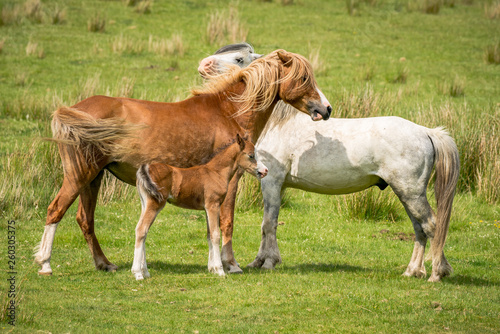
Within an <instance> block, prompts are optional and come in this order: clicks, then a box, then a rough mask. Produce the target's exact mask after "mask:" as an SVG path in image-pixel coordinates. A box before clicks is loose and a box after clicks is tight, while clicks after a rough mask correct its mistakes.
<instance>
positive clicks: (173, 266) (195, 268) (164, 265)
mask: <svg viewBox="0 0 500 334" xmlns="http://www.w3.org/2000/svg"><path fill="white" fill-rule="evenodd" d="M115 264H116V265H118V271H130V268H132V262H122V263H115ZM148 269H149V270H151V269H152V270H157V271H159V272H162V273H171V274H199V273H208V269H207V265H206V264H191V263H188V264H186V263H175V262H163V261H151V262H150V261H148Z"/></svg>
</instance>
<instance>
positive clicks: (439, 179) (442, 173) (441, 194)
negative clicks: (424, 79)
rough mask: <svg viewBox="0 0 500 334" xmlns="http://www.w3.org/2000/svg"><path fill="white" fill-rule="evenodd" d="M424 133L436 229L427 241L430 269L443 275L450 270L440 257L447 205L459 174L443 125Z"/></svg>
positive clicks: (452, 145) (455, 152)
mask: <svg viewBox="0 0 500 334" xmlns="http://www.w3.org/2000/svg"><path fill="white" fill-rule="evenodd" d="M428 136H429V138H430V139H431V141H432V144H433V145H434V155H435V156H434V165H435V168H436V181H435V194H436V202H437V218H436V229H435V231H434V238H433V240H432V244H431V255H432V259H433V260H432V262H433V268H438V272H437V274H438V275H439V276H440V277H443V276H446V275H449V274H451V272H452V268H451V266H450V265H449V264H448V262H447V261H446V258H445V257H444V253H443V248H444V243H445V241H446V236H447V234H448V227H449V225H450V216H451V207H452V205H453V198H454V196H455V189H456V186H457V182H458V177H459V173H460V159H459V155H458V149H457V146H456V144H455V142H454V140H453V138H451V137H450V136H449V134H448V133H447V132H446V131H445V130H444V129H443V128H441V127H439V128H436V129H432V130H429V132H428ZM431 278H432V277H431Z"/></svg>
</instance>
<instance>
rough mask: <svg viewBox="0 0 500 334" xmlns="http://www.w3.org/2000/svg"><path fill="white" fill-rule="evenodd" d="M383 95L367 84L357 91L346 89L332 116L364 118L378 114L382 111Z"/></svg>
mask: <svg viewBox="0 0 500 334" xmlns="http://www.w3.org/2000/svg"><path fill="white" fill-rule="evenodd" d="M380 102H381V96H380V94H378V93H375V92H374V90H373V88H372V87H371V86H369V85H367V86H366V87H365V88H364V89H361V90H359V91H357V92H350V93H349V92H347V91H346V90H344V93H343V94H342V98H341V99H340V100H339V101H338V102H337V103H336V107H334V108H333V109H334V111H333V113H332V117H338V118H362V117H373V116H377V115H378V114H379V111H380Z"/></svg>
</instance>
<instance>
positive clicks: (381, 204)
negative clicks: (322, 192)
mask: <svg viewBox="0 0 500 334" xmlns="http://www.w3.org/2000/svg"><path fill="white" fill-rule="evenodd" d="M335 197H336V198H335V199H333V202H334V203H335V206H336V207H337V212H339V213H340V214H341V215H342V216H344V217H345V219H346V220H347V219H350V218H355V219H359V220H388V221H391V222H395V221H397V220H399V219H401V218H402V217H401V216H400V214H399V212H400V208H401V206H402V205H401V202H400V201H399V199H398V198H397V196H396V195H395V194H394V192H392V191H390V190H389V191H387V189H386V191H381V190H379V189H378V188H376V187H372V188H369V189H366V190H363V191H360V192H357V193H353V194H349V195H342V196H335Z"/></svg>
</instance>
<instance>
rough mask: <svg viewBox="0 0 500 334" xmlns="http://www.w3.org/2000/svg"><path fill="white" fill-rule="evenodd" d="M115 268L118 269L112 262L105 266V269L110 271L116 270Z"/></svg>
mask: <svg viewBox="0 0 500 334" xmlns="http://www.w3.org/2000/svg"><path fill="white" fill-rule="evenodd" d="M117 269H118V266H115V265H114V264H108V265H107V266H106V271H107V272H110V273H114V272H116V270H117Z"/></svg>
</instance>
